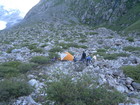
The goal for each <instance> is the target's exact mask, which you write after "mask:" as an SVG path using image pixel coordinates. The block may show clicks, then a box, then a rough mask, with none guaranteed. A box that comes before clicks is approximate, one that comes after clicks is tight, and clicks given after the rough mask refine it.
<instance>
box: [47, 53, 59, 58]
mask: <svg viewBox="0 0 140 105" xmlns="http://www.w3.org/2000/svg"><path fill="white" fill-rule="evenodd" d="M49 58H50V59H53V58H59V55H58V54H56V53H49Z"/></svg>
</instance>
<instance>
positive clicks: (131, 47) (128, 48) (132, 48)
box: [123, 46, 140, 52]
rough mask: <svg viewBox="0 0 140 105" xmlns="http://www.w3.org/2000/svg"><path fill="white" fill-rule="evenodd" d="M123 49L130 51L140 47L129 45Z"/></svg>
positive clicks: (139, 49) (137, 49) (138, 49)
mask: <svg viewBox="0 0 140 105" xmlns="http://www.w3.org/2000/svg"><path fill="white" fill-rule="evenodd" d="M123 50H125V51H129V52H133V51H140V47H133V46H127V47H124V48H123Z"/></svg>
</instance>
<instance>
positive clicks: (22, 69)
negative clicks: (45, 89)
mask: <svg viewBox="0 0 140 105" xmlns="http://www.w3.org/2000/svg"><path fill="white" fill-rule="evenodd" d="M35 67H37V65H36V64H33V63H22V64H20V65H19V66H18V69H19V72H20V73H27V72H28V71H30V70H32V69H33V68H35Z"/></svg>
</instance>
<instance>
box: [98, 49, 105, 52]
mask: <svg viewBox="0 0 140 105" xmlns="http://www.w3.org/2000/svg"><path fill="white" fill-rule="evenodd" d="M97 52H106V49H97Z"/></svg>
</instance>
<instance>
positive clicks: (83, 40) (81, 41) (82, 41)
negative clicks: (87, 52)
mask: <svg viewBox="0 0 140 105" xmlns="http://www.w3.org/2000/svg"><path fill="white" fill-rule="evenodd" d="M79 42H80V43H85V42H87V41H86V40H85V39H82V40H79Z"/></svg>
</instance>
